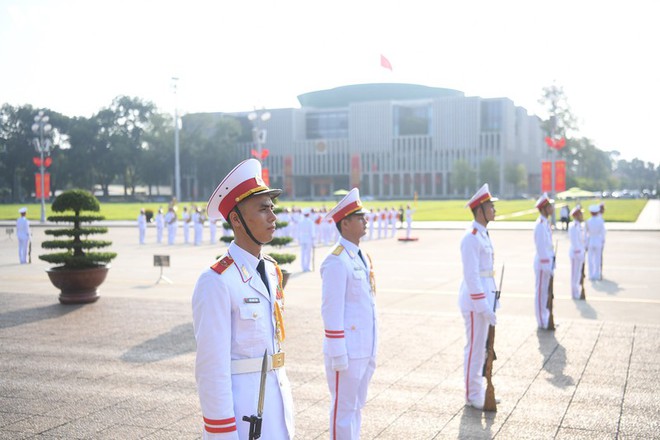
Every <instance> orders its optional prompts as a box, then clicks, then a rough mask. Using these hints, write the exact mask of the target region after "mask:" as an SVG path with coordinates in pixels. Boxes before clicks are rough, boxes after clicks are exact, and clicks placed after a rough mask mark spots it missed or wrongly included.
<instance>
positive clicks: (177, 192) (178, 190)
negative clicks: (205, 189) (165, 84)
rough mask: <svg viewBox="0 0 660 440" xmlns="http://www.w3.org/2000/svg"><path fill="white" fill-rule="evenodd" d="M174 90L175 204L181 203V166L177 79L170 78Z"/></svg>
mask: <svg viewBox="0 0 660 440" xmlns="http://www.w3.org/2000/svg"><path fill="white" fill-rule="evenodd" d="M172 81H173V86H172V87H173V89H174V188H175V193H174V194H175V197H176V200H177V202H180V201H181V165H180V163H179V111H178V108H177V99H176V87H177V82H178V81H179V78H177V77H174V76H173V77H172Z"/></svg>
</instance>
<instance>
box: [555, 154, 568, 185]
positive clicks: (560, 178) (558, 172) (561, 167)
mask: <svg viewBox="0 0 660 440" xmlns="http://www.w3.org/2000/svg"><path fill="white" fill-rule="evenodd" d="M562 191H566V161H565V160H558V161H556V162H555V192H562Z"/></svg>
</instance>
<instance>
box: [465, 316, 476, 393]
mask: <svg viewBox="0 0 660 440" xmlns="http://www.w3.org/2000/svg"><path fill="white" fill-rule="evenodd" d="M473 346H474V312H470V352H469V354H468V361H467V374H466V375H465V400H469V398H470V365H471V364H472V347H473Z"/></svg>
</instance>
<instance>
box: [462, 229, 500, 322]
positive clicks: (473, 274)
mask: <svg viewBox="0 0 660 440" xmlns="http://www.w3.org/2000/svg"><path fill="white" fill-rule="evenodd" d="M461 259H462V261H463V282H462V283H461V290H460V293H459V299H458V302H459V306H460V308H461V311H462V312H464V313H468V312H476V313H484V312H486V311H488V310H493V305H494V304H495V291H496V290H497V287H496V286H495V278H494V272H493V263H494V254H493V245H492V244H491V242H490V237H489V236H488V232H487V229H486V228H485V227H484V226H483V225H481V224H479V223H477V222H476V221H475V222H472V229H468V230H467V231H466V232H465V235H464V236H463V239H462V240H461Z"/></svg>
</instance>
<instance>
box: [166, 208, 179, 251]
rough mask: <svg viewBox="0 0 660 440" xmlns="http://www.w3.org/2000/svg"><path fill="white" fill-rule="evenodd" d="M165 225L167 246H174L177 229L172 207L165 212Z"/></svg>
mask: <svg viewBox="0 0 660 440" xmlns="http://www.w3.org/2000/svg"><path fill="white" fill-rule="evenodd" d="M165 224H166V225H167V244H174V241H175V240H176V229H177V221H176V211H175V210H174V206H170V208H169V209H168V210H167V214H165Z"/></svg>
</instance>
